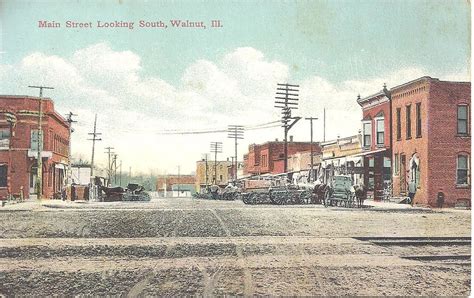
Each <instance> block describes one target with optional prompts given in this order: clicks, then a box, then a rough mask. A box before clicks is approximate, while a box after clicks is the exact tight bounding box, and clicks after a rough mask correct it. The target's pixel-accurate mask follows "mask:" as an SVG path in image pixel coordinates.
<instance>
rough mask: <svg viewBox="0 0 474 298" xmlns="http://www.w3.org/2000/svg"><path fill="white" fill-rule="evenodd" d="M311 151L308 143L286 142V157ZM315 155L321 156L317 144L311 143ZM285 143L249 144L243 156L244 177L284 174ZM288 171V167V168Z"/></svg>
mask: <svg viewBox="0 0 474 298" xmlns="http://www.w3.org/2000/svg"><path fill="white" fill-rule="evenodd" d="M309 151H311V143H310V142H293V140H292V138H290V140H289V142H288V156H291V155H293V154H296V153H298V152H309ZM313 152H314V154H315V155H318V154H321V147H320V145H319V143H317V142H314V143H313ZM284 161H285V142H279V141H278V140H276V141H274V142H267V143H264V144H258V145H257V144H251V145H249V151H248V153H247V154H245V155H244V175H261V174H281V173H283V172H284ZM288 169H289V167H288Z"/></svg>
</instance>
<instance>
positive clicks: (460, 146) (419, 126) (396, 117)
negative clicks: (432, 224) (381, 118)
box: [390, 77, 471, 206]
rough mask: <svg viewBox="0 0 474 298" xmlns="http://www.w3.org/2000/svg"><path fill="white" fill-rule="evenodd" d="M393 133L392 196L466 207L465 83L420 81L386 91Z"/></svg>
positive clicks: (467, 140) (467, 87) (467, 112)
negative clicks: (411, 188) (411, 191)
mask: <svg viewBox="0 0 474 298" xmlns="http://www.w3.org/2000/svg"><path fill="white" fill-rule="evenodd" d="M390 92H391V99H392V119H393V122H392V133H393V148H392V152H393V192H394V195H406V194H407V192H408V184H409V183H414V184H415V185H416V194H415V198H414V202H415V203H416V204H424V205H430V206H437V205H438V197H440V198H441V197H442V198H443V199H442V200H443V201H444V204H443V205H444V206H455V205H470V203H471V191H470V185H471V179H470V171H471V169H470V158H471V157H470V155H471V136H470V125H471V124H470V103H471V97H470V96H471V84H470V83H469V82H448V81H441V80H439V79H435V78H431V77H422V78H419V79H416V80H414V81H411V82H408V83H405V84H402V85H399V86H396V87H394V88H392V89H391V90H390Z"/></svg>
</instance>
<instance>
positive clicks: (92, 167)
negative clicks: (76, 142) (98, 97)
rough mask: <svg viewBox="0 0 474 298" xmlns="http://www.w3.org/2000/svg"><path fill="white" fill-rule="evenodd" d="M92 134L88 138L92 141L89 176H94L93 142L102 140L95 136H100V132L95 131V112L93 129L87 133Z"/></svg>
mask: <svg viewBox="0 0 474 298" xmlns="http://www.w3.org/2000/svg"><path fill="white" fill-rule="evenodd" d="M88 134H90V135H92V139H88V140H89V141H92V157H91V177H94V153H95V142H96V141H102V139H99V138H97V136H100V135H101V133H100V132H97V114H95V119H94V131H93V132H90V133H88Z"/></svg>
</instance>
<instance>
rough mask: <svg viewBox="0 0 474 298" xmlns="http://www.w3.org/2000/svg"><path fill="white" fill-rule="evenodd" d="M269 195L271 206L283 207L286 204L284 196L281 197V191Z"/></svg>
mask: <svg viewBox="0 0 474 298" xmlns="http://www.w3.org/2000/svg"><path fill="white" fill-rule="evenodd" d="M269 195H270V200H271V201H272V203H273V204H276V205H283V204H284V203H285V202H286V200H285V199H286V194H285V195H283V191H272V192H270V194H269Z"/></svg>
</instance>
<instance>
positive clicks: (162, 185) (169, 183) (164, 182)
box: [156, 175, 196, 196]
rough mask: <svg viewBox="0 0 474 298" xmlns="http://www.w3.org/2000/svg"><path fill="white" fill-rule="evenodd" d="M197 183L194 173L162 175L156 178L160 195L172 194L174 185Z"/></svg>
mask: <svg viewBox="0 0 474 298" xmlns="http://www.w3.org/2000/svg"><path fill="white" fill-rule="evenodd" d="M195 183H196V177H195V176H194V175H179V176H178V175H160V176H158V177H157V179H156V191H158V193H159V194H160V195H163V196H164V194H165V193H167V194H169V195H171V193H172V191H173V185H178V184H180V185H193V186H194V184H195Z"/></svg>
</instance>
